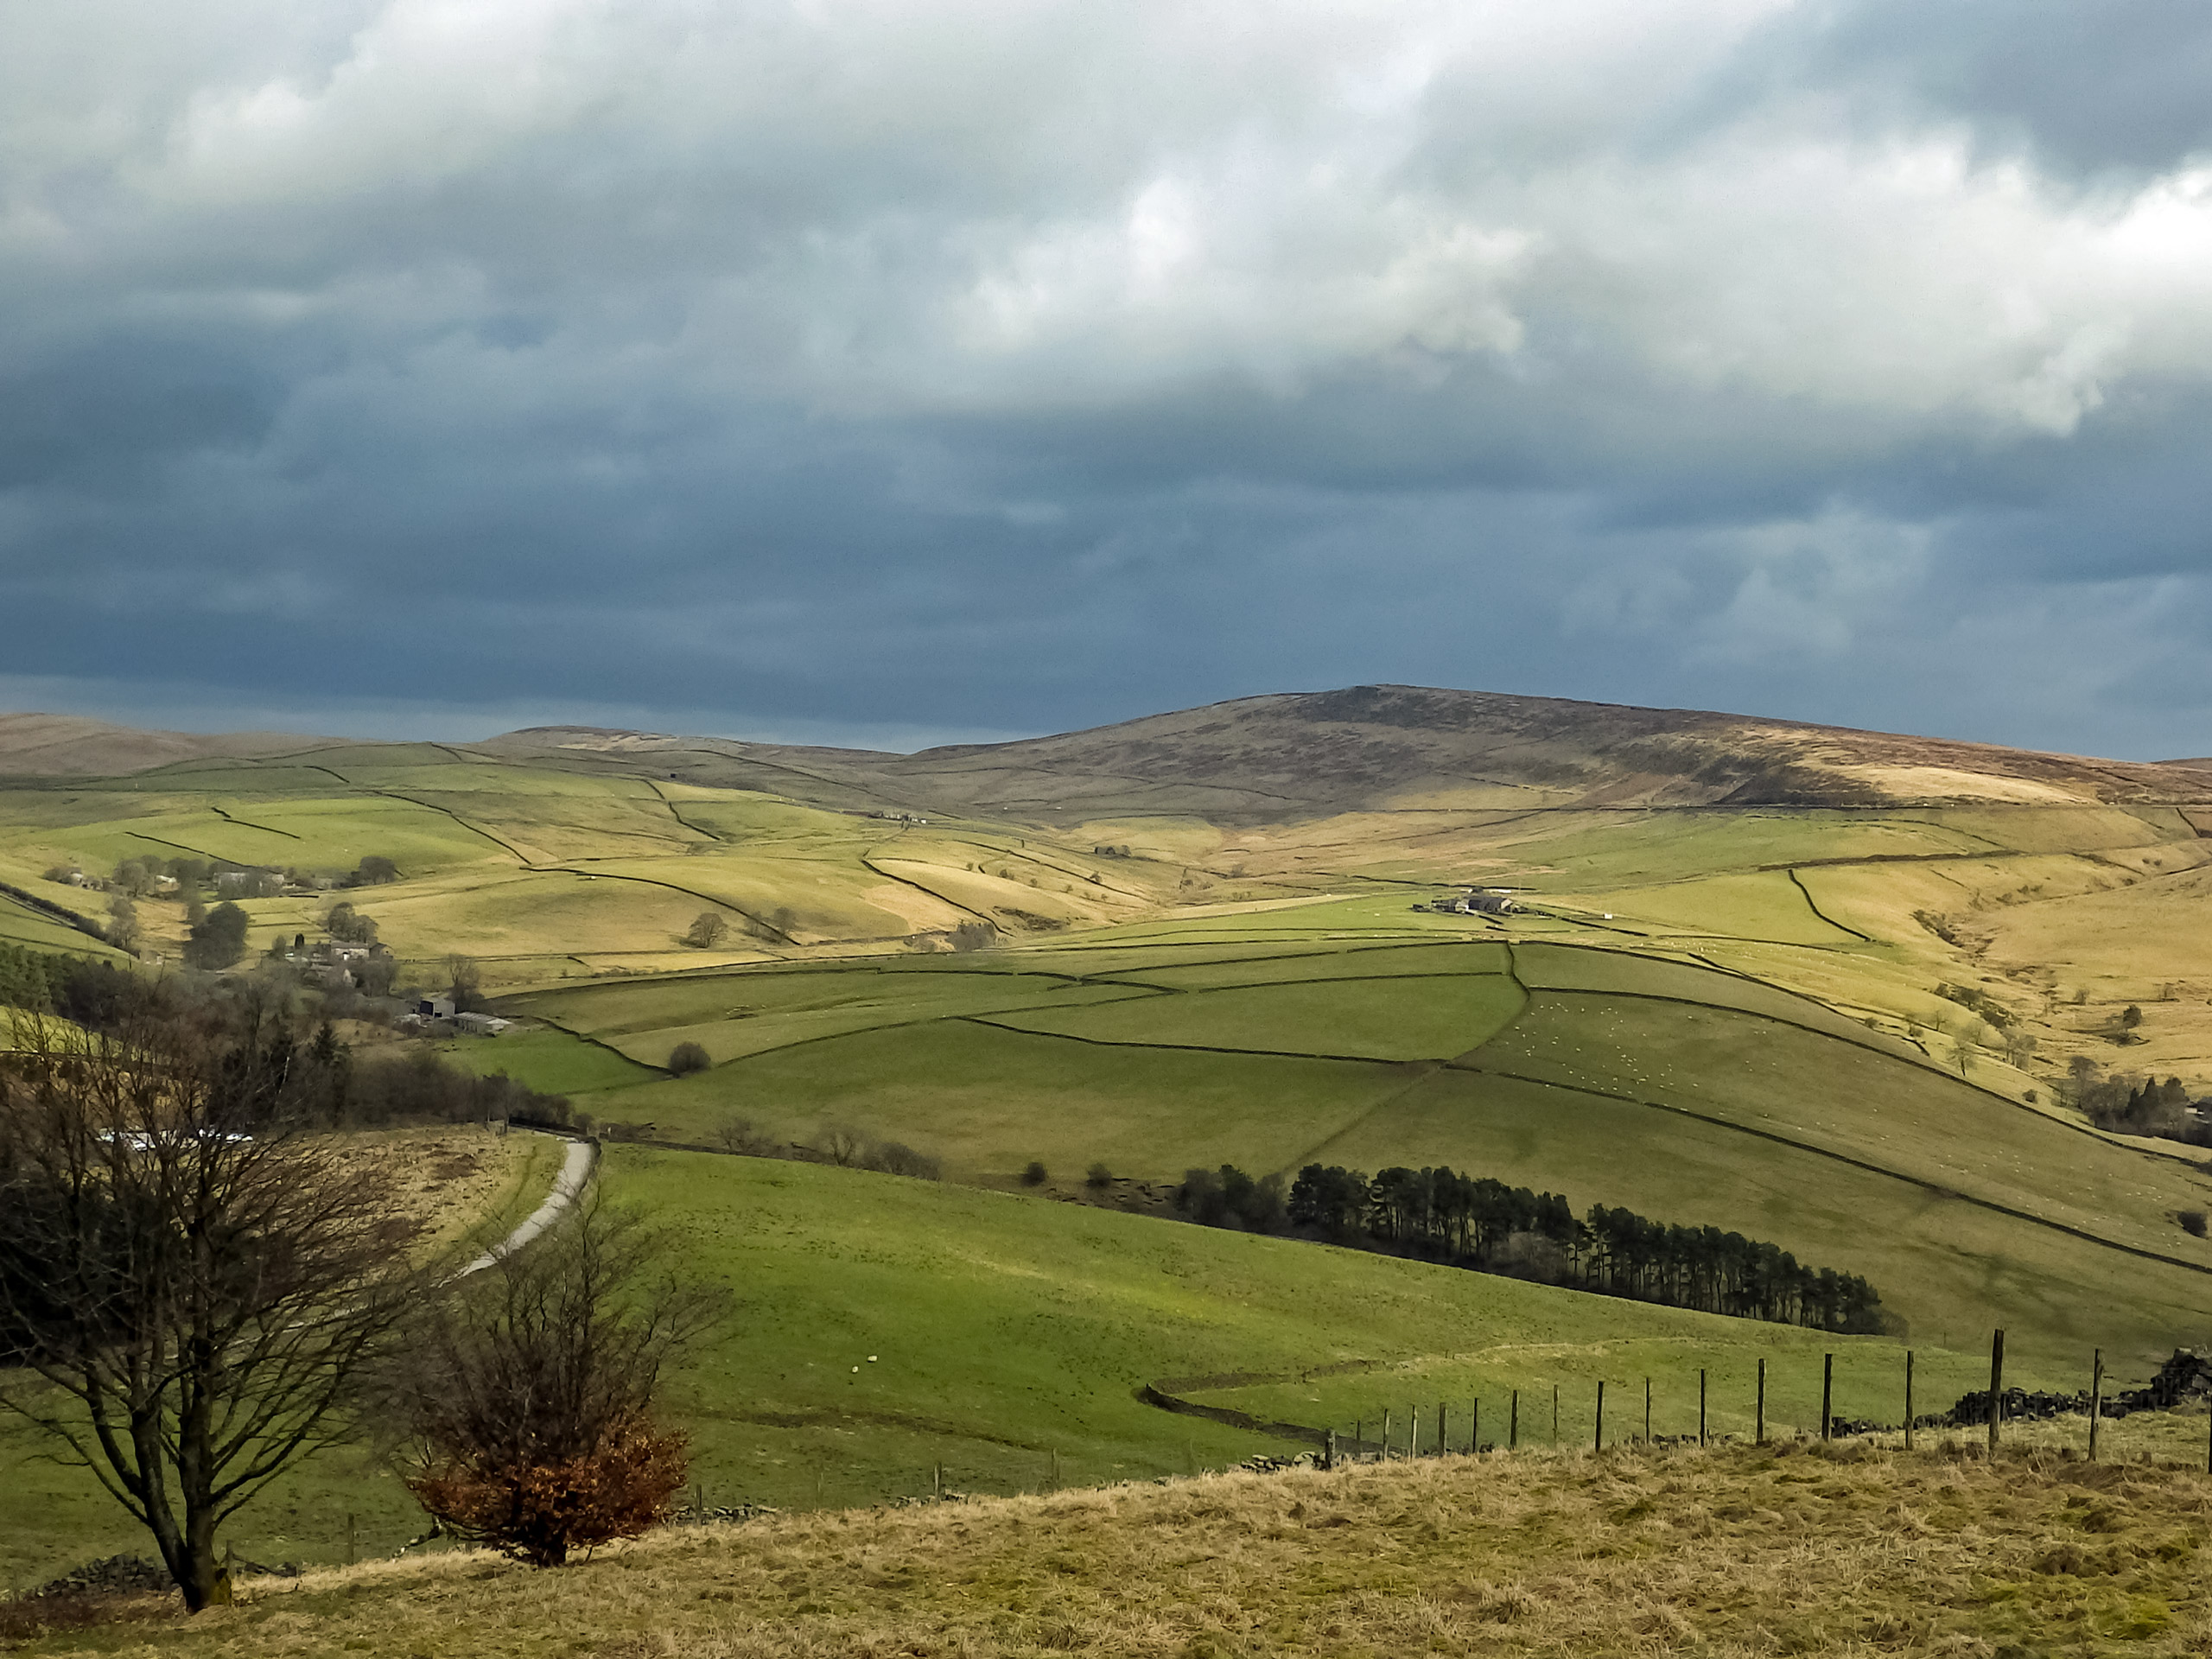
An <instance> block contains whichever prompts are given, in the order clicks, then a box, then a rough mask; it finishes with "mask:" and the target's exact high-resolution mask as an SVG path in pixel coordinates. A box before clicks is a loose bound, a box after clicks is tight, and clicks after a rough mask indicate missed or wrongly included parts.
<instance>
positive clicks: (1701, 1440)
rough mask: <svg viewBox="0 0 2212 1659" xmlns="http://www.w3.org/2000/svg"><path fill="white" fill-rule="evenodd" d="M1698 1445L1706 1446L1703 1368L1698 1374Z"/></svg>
mask: <svg viewBox="0 0 2212 1659" xmlns="http://www.w3.org/2000/svg"><path fill="white" fill-rule="evenodd" d="M1697 1443H1698V1444H1699V1445H1700V1446H1703V1445H1704V1444H1705V1370H1704V1368H1703V1367H1700V1368H1699V1370H1698V1374H1697Z"/></svg>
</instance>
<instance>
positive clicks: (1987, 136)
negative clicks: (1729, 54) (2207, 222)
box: [1773, 0, 2212, 175]
mask: <svg viewBox="0 0 2212 1659" xmlns="http://www.w3.org/2000/svg"><path fill="white" fill-rule="evenodd" d="M1773 47H1774V48H1775V49H1776V51H1777V56H1778V57H1779V58H1780V59H1781V60H1782V64H1781V65H1777V67H1783V66H1786V73H1793V74H1802V75H1803V76H1805V77H1806V78H1807V79H1811V80H1814V81H1826V82H1828V83H1829V84H1833V85H1838V86H1846V87H1848V88H1849V89H1851V90H1852V91H1853V92H1854V93H1855V94H1856V95H1858V96H1859V97H1862V98H1865V99H1869V100H1870V101H1872V102H1874V103H1876V104H1878V105H1891V106H1892V107H1894V108H1895V109H1897V110H1898V111H1902V112H1904V113H1908V114H1912V115H1919V116H1923V117H1925V116H1929V115H1936V116H1950V117H1955V118H1963V119H1965V120H1967V121H1970V122H1972V123H1973V124H1974V125H1975V126H1976V127H1977V128H1978V129H1980V132H1981V134H1982V137H1983V138H1984V141H1985V142H1986V143H1990V144H1992V145H1997V146H2001V145H2014V144H2016V145H2019V146H2022V147H2024V148H2026V149H2030V150H2031V151H2032V153H2033V154H2034V156H2035V158H2036V160H2037V162H2038V163H2039V164H2041V165H2042V166H2044V167H2046V168H2052V169H2055V170H2056V171H2059V172H2062V173H2066V174H2074V175H2096V174H2101V173H2106V172H2109V171H2113V170H2115V169H2125V170H2128V171H2133V172H2141V173H2155V172H2158V171H2160V170H2162V169H2164V168H2171V167H2174V166H2176V165H2178V164H2181V163H2183V162H2187V161H2188V160H2189V159H2190V157H2192V156H2198V155H2201V154H2202V152H2203V151H2204V150H2205V149H2207V148H2208V147H2212V103H2208V102H2207V100H2206V98H2205V95H2204V89H2205V88H2206V87H2207V86H2212V13H2208V12H2207V11H2206V10H2205V8H2204V7H2202V6H2201V5H2197V4H2195V3H2192V0H2104V3H2100V4H2096V5H2081V4H2073V3H2065V0H1962V3H1950V4H1945V5H1940V6H1930V5H1925V4H1914V3H1911V0H1860V3H1856V4H1840V5H1834V6H1829V7H1822V8H1815V9H1808V10H1807V12H1805V13H1803V14H1800V15H1798V16H1793V17H1792V18H1790V19H1789V21H1788V22H1786V23H1785V24H1784V25H1783V26H1782V27H1781V28H1778V29H1777V30H1776V31H1775V35H1774V40H1773Z"/></svg>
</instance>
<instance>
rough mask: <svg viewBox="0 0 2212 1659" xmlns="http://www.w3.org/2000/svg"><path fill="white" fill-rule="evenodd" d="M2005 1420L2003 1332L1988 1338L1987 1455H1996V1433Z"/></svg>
mask: <svg viewBox="0 0 2212 1659" xmlns="http://www.w3.org/2000/svg"><path fill="white" fill-rule="evenodd" d="M2004 1421H2005V1333H2004V1332H2002V1331H1995V1332H1991V1333H1990V1338H1989V1455H1990V1456H1991V1457H1995V1456H1996V1455H1997V1433H1998V1430H1999V1427H2001V1426H2002V1425H2003V1423H2004Z"/></svg>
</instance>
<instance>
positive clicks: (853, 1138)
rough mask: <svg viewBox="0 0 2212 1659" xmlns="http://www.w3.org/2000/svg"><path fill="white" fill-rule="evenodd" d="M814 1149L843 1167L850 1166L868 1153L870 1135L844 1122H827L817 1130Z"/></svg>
mask: <svg viewBox="0 0 2212 1659" xmlns="http://www.w3.org/2000/svg"><path fill="white" fill-rule="evenodd" d="M814 1149H815V1151H817V1152H818V1153H820V1154H822V1155H823V1157H824V1158H826V1159H828V1160H829V1161H830V1162H831V1163H833V1164H836V1165H837V1166H839V1167H841V1168H850V1167H851V1166H853V1165H855V1164H857V1163H859V1162H860V1161H861V1159H862V1158H863V1157H865V1156H866V1155H867V1154H868V1137H867V1136H866V1135H862V1134H861V1132H860V1131H859V1130H858V1129H855V1128H847V1127H846V1126H845V1125H844V1124H842V1123H825V1124H823V1126H822V1127H821V1128H819V1129H817V1130H816V1131H815V1135H814Z"/></svg>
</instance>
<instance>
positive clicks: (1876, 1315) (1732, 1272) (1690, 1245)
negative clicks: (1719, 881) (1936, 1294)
mask: <svg viewBox="0 0 2212 1659" xmlns="http://www.w3.org/2000/svg"><path fill="white" fill-rule="evenodd" d="M1176 1208H1177V1209H1178V1211H1180V1212H1181V1213H1182V1214H1183V1215H1184V1216H1185V1217H1188V1218H1189V1219H1191V1220H1192V1221H1198V1222H1203V1223H1205V1224H1209V1225H1212V1226H1223V1227H1235V1228H1238V1229H1241V1230H1245V1231H1250V1232H1267V1233H1292V1234H1296V1235H1299V1236H1305V1237H1309V1238H1316V1239H1323V1240H1326V1241H1328V1242H1330V1243H1338V1244H1349V1245H1353V1246H1357V1247H1362V1248H1366V1249H1383V1250H1389V1251H1392V1252H1394V1253H1396V1254H1401V1255H1420V1256H1424V1257H1427V1258H1429V1259H1431V1260H1434V1261H1440V1262H1449V1263H1451V1264H1452V1265H1454V1266H1458V1267H1465V1268H1475V1269H1478V1270H1481V1271H1491V1272H1504V1273H1510V1274H1514V1275H1516V1277H1522V1278H1532V1279H1541V1280H1546V1281H1550V1282H1554V1283H1559V1284H1567V1285H1573V1286H1575V1287H1579V1288H1581V1289H1585V1290H1595V1291H1602V1292H1605V1293H1606V1294H1611V1295H1617V1296H1628V1297H1633V1298H1635V1299H1637V1300H1640V1301H1649V1302H1662V1303H1666V1304H1668V1305H1669V1306H1675V1307H1690V1308H1697V1309H1700V1310H1702V1311H1704V1312H1706V1313H1727V1314H1733V1315H1735V1316H1737V1317H1738V1318H1742V1319H1768V1320H1771V1321H1774V1322H1776V1323H1777V1324H1783V1325H1807V1326H1809V1327H1811V1328H1813V1329H1815V1330H1821V1331H1837V1332H1878V1331H1881V1330H1883V1329H1884V1328H1885V1316H1884V1313H1883V1310H1882V1299H1881V1297H1880V1296H1879V1295H1878V1294H1877V1293H1876V1292H1875V1289H1874V1287H1873V1286H1872V1285H1870V1284H1869V1283H1867V1282H1866V1280H1865V1279H1863V1278H1861V1277H1859V1275H1858V1274H1849V1273H1838V1272H1836V1271H1835V1270H1834V1269H1833V1268H1809V1267H1806V1266H1804V1265H1803V1264H1802V1263H1801V1262H1799V1261H1798V1260H1797V1258H1796V1256H1794V1255H1791V1254H1790V1253H1789V1251H1788V1250H1785V1249H1783V1248H1782V1247H1781V1246H1780V1245H1778V1244H1771V1243H1764V1242H1763V1241H1761V1240H1758V1239H1752V1238H1746V1237H1745V1236H1743V1235H1742V1234H1741V1233H1734V1232H1727V1231H1724V1230H1722V1229H1720V1228H1718V1227H1686V1226H1681V1225H1679V1224H1670V1223H1666V1222H1657V1221H1652V1220H1649V1219H1648V1218H1646V1217H1643V1216H1640V1215H1637V1213H1636V1212H1635V1211H1631V1210H1625V1209H1611V1208H1608V1207H1607V1206H1605V1205H1602V1204H1600V1205H1592V1206H1591V1208H1590V1210H1589V1211H1588V1212H1587V1213H1586V1215H1584V1216H1582V1217H1576V1215H1575V1213H1574V1211H1573V1207H1572V1206H1571V1205H1568V1203H1567V1199H1566V1198H1564V1197H1562V1196H1561V1195H1560V1194H1559V1193H1556V1192H1535V1191H1532V1190H1531V1189H1530V1188H1528V1187H1525V1186H1509V1185H1506V1184H1505V1183H1504V1182H1503V1181H1499V1180H1495V1179H1491V1178H1489V1177H1487V1176H1476V1175H1466V1174H1461V1173H1459V1172H1457V1171H1455V1170H1452V1169H1450V1168H1442V1167H1440V1168H1434V1169H1406V1168H1391V1169H1385V1170H1383V1171H1381V1172H1379V1173H1376V1174H1375V1175H1373V1176H1369V1175H1367V1174H1366V1173H1363V1172H1362V1171H1359V1170H1356V1169H1345V1168H1343V1167H1341V1166H1335V1165H1323V1164H1308V1165H1307V1166H1306V1167H1305V1168H1304V1169H1302V1170H1300V1172H1299V1173H1298V1179H1296V1180H1295V1181H1294V1182H1293V1183H1291V1185H1290V1186H1289V1188H1288V1190H1287V1192H1286V1191H1285V1189H1284V1185H1283V1181H1282V1178H1281V1176H1274V1175H1271V1176H1267V1177H1264V1178H1262V1179H1254V1178H1253V1177H1251V1176H1249V1175H1248V1174H1246V1173H1244V1172H1243V1171H1242V1170H1240V1169H1237V1168H1236V1167H1235V1166H1233V1165H1227V1164H1224V1165H1223V1166H1222V1167H1221V1168H1220V1169H1218V1170H1203V1169H1194V1170H1192V1171H1190V1172H1189V1173H1187V1174H1186V1175H1185V1177H1184V1179H1183V1184H1182V1185H1181V1186H1179V1188H1178V1189H1177V1190H1176Z"/></svg>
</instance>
